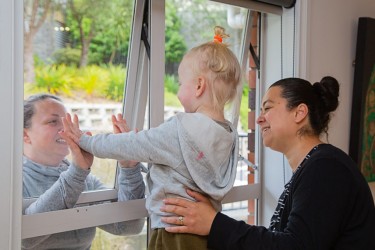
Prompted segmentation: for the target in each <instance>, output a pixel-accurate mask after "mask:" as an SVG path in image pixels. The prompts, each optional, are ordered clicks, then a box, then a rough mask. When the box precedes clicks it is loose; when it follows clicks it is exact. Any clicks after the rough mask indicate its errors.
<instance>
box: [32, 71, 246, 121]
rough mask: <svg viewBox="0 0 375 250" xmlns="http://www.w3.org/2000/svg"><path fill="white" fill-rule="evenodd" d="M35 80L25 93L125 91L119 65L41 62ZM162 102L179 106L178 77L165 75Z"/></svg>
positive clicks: (108, 95) (117, 95) (111, 94)
mask: <svg viewBox="0 0 375 250" xmlns="http://www.w3.org/2000/svg"><path fill="white" fill-rule="evenodd" d="M35 74H36V83H35V84H25V94H26V95H29V94H33V93H40V92H48V93H51V94H56V95H60V96H63V97H70V98H74V97H75V96H77V93H79V94H80V95H83V96H85V98H86V99H88V100H90V99H91V98H103V99H107V100H109V101H115V102H121V101H122V99H123V94H124V86H125V77H126V68H124V67H123V66H121V65H107V66H102V67H99V66H97V65H89V66H87V67H85V68H77V67H74V66H66V65H50V66H46V65H43V64H40V65H38V66H36V68H35ZM164 86H165V88H164V97H165V98H164V99H165V102H164V104H165V105H166V106H170V107H180V108H181V104H180V102H179V100H178V98H177V91H178V79H177V77H176V76H174V75H166V76H165V81H164ZM248 91H249V89H248V87H244V91H243V95H242V101H241V109H240V117H241V123H242V126H243V127H244V128H247V112H248V108H247V106H248Z"/></svg>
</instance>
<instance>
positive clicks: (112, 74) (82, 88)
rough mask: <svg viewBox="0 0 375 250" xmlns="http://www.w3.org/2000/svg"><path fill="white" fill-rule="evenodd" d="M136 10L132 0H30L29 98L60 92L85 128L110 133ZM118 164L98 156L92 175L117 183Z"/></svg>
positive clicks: (26, 77) (26, 73) (27, 7)
mask: <svg viewBox="0 0 375 250" xmlns="http://www.w3.org/2000/svg"><path fill="white" fill-rule="evenodd" d="M132 10H133V1H132V0H113V1H98V0H73V1H49V0H25V1H24V84H25V88H24V89H25V91H24V97H25V99H26V98H28V97H29V96H31V95H34V94H40V93H48V94H53V95H56V96H58V97H59V98H61V99H62V101H63V103H64V106H65V108H66V110H67V112H69V113H75V114H77V115H78V117H79V119H80V123H81V127H82V129H83V130H89V131H91V132H93V133H94V134H95V133H99V132H100V133H101V132H111V130H112V126H111V122H110V117H111V115H112V114H117V113H120V112H121V110H122V101H123V95H124V83H125V77H126V76H125V74H126V59H127V53H128V44H129V37H130V31H131V29H130V25H131V20H132ZM55 136H57V133H56V135H55ZM51 147H53V145H51ZM51 147H50V148H51ZM50 148H49V149H50ZM49 153H52V152H49V151H48V150H46V151H45V155H46V157H47V156H49V155H50V154H49ZM25 155H26V153H25ZM30 157H31V158H32V156H30ZM67 159H70V156H69V155H68V156H67ZM31 160H33V159H31ZM34 161H36V160H34ZM36 162H37V161H36ZM37 163H38V162H37ZM115 166H116V161H114V160H103V159H95V161H94V164H93V166H92V168H91V169H92V174H94V175H95V176H97V177H98V178H99V179H100V181H101V182H102V183H103V184H105V185H106V186H107V187H109V188H113V187H114V184H115V172H116V167H115ZM30 196H38V194H30Z"/></svg>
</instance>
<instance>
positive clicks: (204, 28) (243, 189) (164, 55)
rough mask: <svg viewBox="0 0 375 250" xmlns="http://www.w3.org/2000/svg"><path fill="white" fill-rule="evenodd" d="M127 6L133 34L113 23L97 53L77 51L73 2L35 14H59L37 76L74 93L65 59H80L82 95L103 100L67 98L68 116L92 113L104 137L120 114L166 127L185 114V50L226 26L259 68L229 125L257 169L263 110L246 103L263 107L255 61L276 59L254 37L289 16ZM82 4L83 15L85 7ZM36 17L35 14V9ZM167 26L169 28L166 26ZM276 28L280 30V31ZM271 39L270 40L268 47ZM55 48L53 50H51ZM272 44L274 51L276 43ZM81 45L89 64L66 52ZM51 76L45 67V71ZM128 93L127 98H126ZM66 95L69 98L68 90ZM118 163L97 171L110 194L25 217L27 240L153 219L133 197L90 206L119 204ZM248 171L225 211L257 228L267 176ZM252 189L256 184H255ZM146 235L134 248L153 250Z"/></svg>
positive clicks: (91, 123) (94, 43) (202, 4)
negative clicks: (235, 127)
mask: <svg viewBox="0 0 375 250" xmlns="http://www.w3.org/2000/svg"><path fill="white" fill-rule="evenodd" d="M34 1H36V0H34ZM121 1H126V6H129V8H130V9H131V10H132V12H130V13H131V14H130V15H126V16H127V18H128V19H127V21H125V22H120V24H118V25H119V27H120V28H119V30H118V32H117V33H121V32H122V31H124V30H126V29H128V30H129V34H128V36H125V35H124V34H117V33H116V31H113V30H111V29H110V28H108V27H113V25H114V24H113V23H109V24H108V23H107V24H108V25H109V26H106V27H107V29H106V28H105V27H102V29H101V31H102V32H103V34H99V35H98V37H97V38H92V40H91V41H90V46H87V44H86V45H85V44H84V43H82V44H81V45H80V44H79V43H80V42H82V41H80V40H79V39H78V37H79V35H78V34H76V33H77V32H78V30H79V25H80V24H79V22H73V19H74V18H73V14H74V13H73V12H72V11H73V9H70V10H68V9H69V8H72V6H70V7H69V4H70V2H71V1H67V2H65V1H61V3H60V2H59V3H60V4H59V5H56V6H54V8H52V5H51V6H48V7H47V6H43V5H42V2H40V5H39V6H38V8H36V9H37V11H36V13H39V14H40V17H43V13H44V12H43V10H45V9H49V8H51V11H52V10H53V13H54V14H53V15H52V14H50V15H47V16H46V19H45V21H44V25H47V26H48V25H49V26H48V27H45V29H47V30H48V29H49V32H47V33H44V34H45V35H42V37H41V38H40V40H41V43H42V44H43V43H45V45H42V46H41V47H42V49H41V52H40V55H39V54H37V53H34V54H36V55H37V56H35V57H34V62H35V64H34V70H33V71H31V72H34V74H35V79H36V78H37V77H39V76H38V74H41V75H43V74H42V73H45V74H47V75H48V76H50V75H52V76H51V77H54V79H55V80H56V81H52V82H54V83H55V82H56V83H57V85H58V88H59V90H56V91H65V90H64V88H61V87H62V86H63V87H64V86H68V85H69V84H70V81H69V80H66V79H65V77H66V76H67V75H68V74H69V71H70V70H71V68H70V67H73V66H69V64H70V63H66V61H65V60H67V62H72V61H73V62H75V63H76V64H78V65H81V63H82V64H84V63H87V64H86V65H88V66H84V67H81V68H79V69H82V72H81V71H79V72H78V71H77V72H76V73H74V74H73V76H74V77H76V76H77V77H78V76H79V77H82V79H81V78H79V80H80V81H78V82H79V83H81V84H82V85H85V84H87V85H86V87H87V89H86V90H88V91H89V92H84V94H83V95H85V96H88V95H91V96H92V98H93V99H92V100H95V103H94V104H92V103H91V104H88V105H83V106H84V107H82V106H76V105H75V104H69V103H68V102H66V101H65V104H66V106H67V108H68V110H70V111H72V112H76V113H78V114H79V117H83V116H84V114H87V113H88V114H90V119H89V120H86V119H85V120H83V119H82V126H84V127H85V128H86V129H88V130H92V129H93V128H94V127H95V128H98V132H99V131H100V132H102V131H109V130H110V128H108V127H105V124H106V125H108V123H107V121H108V116H109V115H110V114H112V113H113V112H118V111H120V112H123V113H124V115H125V117H126V119H127V120H128V121H131V124H130V126H131V127H132V128H138V129H147V128H149V127H154V126H157V125H159V124H160V123H162V122H163V121H164V119H166V118H167V117H168V116H169V115H173V114H174V113H175V112H176V111H179V110H181V107H180V106H179V104H178V101H176V97H175V92H174V91H175V84H176V83H175V81H176V69H177V66H178V62H179V60H180V59H181V55H182V54H183V51H184V50H185V49H189V48H191V47H193V46H195V45H197V44H199V43H202V42H205V41H208V40H211V39H212V32H211V30H212V27H214V26H215V25H222V26H224V27H225V28H226V30H227V32H228V33H229V34H230V35H231V36H232V38H231V39H233V40H229V43H230V45H231V48H232V50H233V51H234V52H235V53H236V55H238V58H239V61H240V63H241V64H242V65H243V66H244V68H246V69H248V68H249V67H251V68H252V71H251V72H250V73H249V75H250V76H248V75H247V73H248V72H245V75H246V77H245V80H244V93H245V94H242V93H240V97H241V98H240V99H242V102H241V103H237V105H233V106H232V109H230V110H228V113H227V115H228V119H230V120H232V121H234V122H236V123H237V122H238V123H239V128H240V129H241V130H242V132H241V134H242V136H241V138H242V139H241V140H243V141H241V142H242V143H243V146H244V149H243V150H244V151H243V153H242V154H243V156H244V158H245V159H247V158H248V154H250V155H251V157H252V158H251V157H250V159H251V160H252V161H255V162H256V163H257V165H259V162H257V159H256V158H257V156H256V155H255V153H258V154H259V151H257V150H258V149H259V148H260V146H259V139H257V134H256V133H253V132H254V131H255V127H254V126H252V125H251V124H252V123H253V122H254V121H252V123H251V124H250V122H248V121H249V120H251V119H250V118H248V117H249V114H248V112H249V111H250V112H253V114H250V117H252V116H254V117H255V115H256V106H254V109H251V110H248V103H251V102H253V101H254V102H255V103H256V100H258V101H259V93H260V91H262V90H263V89H264V87H262V88H256V86H258V87H259V84H260V82H268V79H266V77H265V76H264V75H262V74H261V73H260V72H259V68H256V66H257V67H259V65H256V63H255V61H257V60H258V61H257V62H259V59H260V60H264V61H263V63H264V62H266V61H267V62H268V60H269V59H268V57H266V56H265V55H262V54H261V49H260V48H259V47H260V46H259V45H260V44H261V43H260V41H259V40H257V39H255V40H254V36H256V37H257V38H258V39H260V38H261V37H262V35H263V34H261V33H260V32H261V31H262V30H263V29H261V27H260V26H261V24H264V23H266V24H270V23H269V21H272V20H274V21H275V22H274V25H272V26H268V27H271V28H272V27H275V26H277V25H280V23H281V19H280V16H278V15H279V14H281V10H280V8H275V7H269V8H270V9H269V11H270V12H274V13H275V14H270V15H268V16H267V14H261V13H258V12H255V11H250V10H249V8H250V6H252V5H253V4H254V3H251V2H252V1H249V3H248V4H247V3H246V4H245V3H242V2H241V1H238V3H237V1H236V3H234V2H232V1H208V0H207V1H199V4H191V3H192V1H187V0H186V1H185V0H180V1H177V0H166V1H165V3H164V1H145V0H143V1H134V3H133V1H130V0H121ZM121 1H120V0H118V1H117V0H116V1H115V0H113V1H107V2H106V3H104V2H103V3H102V1H99V2H100V4H98V6H95V7H99V8H101V10H103V9H106V8H109V7H103V6H101V4H108V5H110V6H112V7H113V6H115V7H113V8H119V7H118V6H117V7H116V4H118V3H120V2H121ZM31 2H32V1H29V0H25V3H24V4H25V7H26V8H25V10H26V11H28V10H30V8H31V10H32V7H27V6H31V5H29V4H30V3H31ZM43 3H44V2H43ZM81 3H82V2H81ZM83 3H90V4H91V6H93V5H95V4H96V3H98V2H95V3H94V4H93V3H92V1H89V0H87V1H86V2H85V1H83ZM121 3H122V5H121V4H120V5H121V6H122V7H123V6H124V5H125V2H121ZM73 4H74V1H73ZM133 4H134V6H133ZM233 4H238V5H239V7H238V6H233ZM80 7H82V8H83V7H84V6H80ZM112 7H111V8H112ZM77 8H78V6H77ZM129 8H127V9H126V11H128V10H129ZM145 8H146V9H147V10H148V12H145V11H144V10H145ZM83 9H84V8H83ZM257 10H258V9H257ZM126 11H125V12H126ZM192 11H194V16H192V13H191V12H192ZM119 12H120V11H119ZM30 13H32V11H31V12H30ZM51 13H52V12H51ZM80 13H81V12H80ZM111 13H115V12H111ZM116 13H117V12H116ZM150 13H152V14H153V15H150ZM81 14H82V13H81ZM90 15H91V18H92V19H93V17H95V18H98V21H103V20H105V21H103V22H102V23H100V25H104V24H105V23H106V22H107V21H108V22H109V20H106V18H104V19H101V18H99V14H98V13H95V11H93V13H91V14H90ZM107 17H108V15H107ZM95 18H94V19H95ZM108 19H109V18H108ZM120 19H121V18H120ZM31 20H32V18H29V17H27V16H25V23H31ZM68 20H71V21H72V26H71V25H70V21H69V22H68ZM85 20H86V21H85V22H83V23H82V29H83V31H84V32H88V33H87V34H90V32H89V30H87V25H88V24H89V23H90V22H89V21H88V20H87V19H85ZM164 20H165V27H164V22H163V21H164ZM228 20H229V21H230V22H231V24H229V23H228ZM130 23H131V24H132V25H131V26H126V25H128V24H130ZM177 24H180V27H176V26H178V25H177ZM74 25H75V26H74ZM98 25H99V24H98ZM254 25H255V26H256V28H255V29H253V26H254ZM25 27H27V25H25ZM43 27H44V26H43V25H41V26H40V29H39V31H38V32H37V33H36V35H35V37H34V39H36V40H37V34H38V33H39V32H42V30H43V29H44V28H43ZM279 27H280V26H279ZM164 28H166V29H164ZM275 30H276V31H279V30H277V29H275ZM120 31H121V32H120ZM106 32H108V33H106ZM111 32H112V33H111ZM78 33H79V32H78ZM267 34H268V33H267ZM279 34H280V32H279V33H278V35H279ZM117 35H124V37H121V38H119V39H120V40H116V39H114V38H115V37H116V36H117ZM172 37H174V38H176V37H178V38H179V39H177V42H176V41H175V43H174V44H173V45H176V44H177V45H178V46H179V47H178V48H179V50H178V51H179V52H181V54H180V57H179V56H178V55H176V54H170V48H169V47H168V46H171V44H170V43H169V42H170V41H171V40H172ZM107 38H111V39H114V40H113V42H114V43H113V44H112V45H113V46H114V48H112V49H113V50H111V49H106V48H107V47H105V46H104V45H103V41H105V40H106V39H107ZM47 39H50V40H48V41H49V42H46V41H47ZM25 40H26V37H25ZM267 41H269V42H270V40H267ZM117 42H118V43H119V44H118V43H117ZM250 42H252V46H253V48H254V49H255V55H256V56H257V58H256V57H254V55H253V56H252V57H251V59H250V61H249V53H250V52H249V44H250ZM67 43H69V44H70V45H69V46H67ZM46 44H47V45H48V46H47V45H46ZM164 44H165V46H164ZM24 45H25V47H26V46H28V45H30V44H29V43H27V42H26V41H25V44H24ZM33 45H34V44H33ZM100 45H102V46H103V47H100ZM59 46H60V47H59ZM85 46H86V47H85ZM106 46H107V45H106ZM108 46H109V45H108ZM116 46H118V47H116ZM47 47H51V48H50V49H46V48H47ZM270 47H272V46H271V45H270ZM276 47H277V46H276ZM43 48H44V49H43ZM57 48H59V49H57ZM76 48H82V49H83V50H82V51H84V48H86V49H88V51H89V53H88V57H87V58H86V59H85V58H81V57H79V59H77V53H76V54H74V53H73V54H69V53H68V52H74V51H73V50H74V49H76ZM119 48H121V49H119ZM128 48H129V50H128ZM174 48H175V47H174ZM272 48H274V47H272ZM60 49H61V50H62V51H63V53H60V54H59V53H57V51H58V50H60ZM276 51H277V53H280V48H276ZM54 52H55V55H56V54H57V58H59V59H55V57H54V56H52V55H53V54H54ZM109 52H111V53H109ZM26 53H27V50H26ZM48 53H49V54H48ZM44 54H47V56H46V57H45V59H44V58H42V56H41V55H44ZM80 55H82V54H80ZM90 55H91V56H92V57H91V60H94V61H95V60H97V61H96V64H98V65H101V66H100V67H99V66H98V65H96V64H95V65H94V66H90ZM284 55H286V54H284ZM288 55H290V54H288ZM74 56H76V57H74ZM39 57H40V58H39ZM277 58H279V57H277ZM104 59H105V60H106V65H105V66H103V64H100V63H97V62H98V61H100V60H104ZM27 60H32V59H30V56H29V57H27V56H26V55H25V70H26V72H28V70H29V69H28V66H27V65H26V64H27ZM51 60H60V62H61V63H60V64H59V66H58V67H56V66H53V65H54V64H56V61H51ZM126 61H127V62H129V63H128V64H127V65H125V64H124V67H121V66H116V65H121V64H122V63H124V62H126ZM280 61H281V60H280ZM63 62H64V63H63ZM110 62H112V63H110ZM117 62H118V64H117ZM164 62H165V63H164ZM46 65H47V66H46ZM164 65H165V67H164ZM262 65H263V66H264V64H262V63H261V66H262ZM42 66H43V67H42ZM44 66H46V68H44ZM37 67H41V68H42V69H41V71H42V72H38V71H37V70H38V68H37ZM91 67H92V68H91ZM35 69H36V70H35ZM43 70H45V71H46V72H45V71H43ZM107 71H109V72H111V73H113V74H114V75H113V77H114V78H117V77H118V78H120V81H118V82H119V83H118V84H113V85H109V86H111V87H108V88H107V90H108V91H107V92H106V94H107V95H114V97H113V96H112V98H115V100H116V102H115V103H109V104H108V105H107V104H104V103H100V101H98V100H97V99H95V98H94V93H96V92H97V91H102V90H103V89H106V88H105V87H103V86H102V85H101V84H102V83H103V82H105V81H106V77H108V75H107V73H105V72H107ZM98 72H101V73H102V74H103V75H104V77H103V78H100V77H102V76H103V75H97V74H98ZM164 73H165V74H164ZM25 74H26V73H25ZM92 74H93V75H92ZM252 74H254V76H255V77H252V76H251V75H252ZM31 75H32V74H31ZM125 75H126V78H125ZM262 76H263V78H262ZM28 77H29V76H27V77H26V76H25V79H26V85H25V91H30V93H31V91H37V90H35V89H34V90H31V89H33V88H31V87H30V89H29V86H30V85H29V84H30V82H31V81H30V80H28V79H32V78H28ZM83 77H87V78H83ZM121 77H124V78H121ZM278 77H279V76H278ZM99 78H100V79H99ZM246 78H249V81H250V79H251V80H252V82H251V81H250V84H249V82H248V81H246ZM260 78H262V79H260ZM117 80H118V79H117ZM42 83H44V84H45V85H47V89H48V90H50V91H54V89H55V88H56V86H50V85H49V84H50V83H51V81H47V80H44V81H42ZM124 83H125V84H124ZM90 84H91V85H90ZM74 87H77V85H74ZM124 88H125V98H124V99H123V95H124V93H123V90H124ZM66 91H67V92H69V91H68V90H66ZM249 91H250V92H251V91H254V92H253V93H255V94H254V95H250V96H251V98H253V99H252V100H249V99H247V98H248V97H249V96H248V92H249ZM77 93H79V92H77ZM72 97H75V98H77V97H79V95H78V94H74V95H73V96H72ZM72 97H71V98H72ZM254 99H256V100H254ZM122 103H124V107H122ZM112 104H113V105H112ZM243 104H245V105H244V107H245V108H244V109H242V110H244V112H240V110H241V109H240V108H239V105H243ZM254 110H255V111H254ZM81 114H82V115H81ZM238 118H239V119H238ZM251 134H252V135H251ZM250 139H251V140H253V142H254V144H253V147H251V148H247V145H248V142H246V140H250ZM248 150H250V151H248ZM254 159H255V160H254ZM98 164H99V165H100V167H95V166H94V167H93V169H103V167H102V165H103V163H102V162H98ZM106 164H107V163H106ZM115 164H116V163H115V162H110V163H108V167H107V168H106V170H104V171H101V172H102V173H99V172H97V173H95V174H96V175H101V174H103V175H102V176H103V177H102V178H103V180H104V178H107V177H109V179H108V181H105V182H106V184H107V185H108V186H109V187H110V190H105V191H98V192H94V193H89V194H85V195H82V196H81V198H80V201H79V202H80V203H82V204H81V205H80V206H79V207H77V208H74V209H66V210H62V211H53V212H48V213H43V214H39V215H38V216H34V215H27V216H23V228H22V237H23V238H28V237H34V236H39V235H44V234H49V233H51V232H53V233H55V232H56V233H57V232H64V231H69V230H74V229H78V228H86V227H92V226H96V225H102V224H106V223H112V222H117V221H125V220H131V219H135V218H143V217H145V216H147V213H146V211H145V209H144V200H134V201H129V202H125V203H117V202H106V203H104V204H94V205H90V204H92V203H96V202H103V201H108V200H113V199H115V197H116V190H115V189H112V187H113V186H115V167H114V166H115ZM247 164H248V163H247V161H243V162H240V163H239V167H238V180H237V187H235V188H234V189H233V190H232V192H231V193H230V194H229V195H228V196H227V197H226V199H225V202H226V204H225V205H224V210H225V212H226V213H228V214H229V215H230V216H232V217H235V218H237V219H243V220H246V221H248V222H251V223H257V220H256V218H254V217H251V216H254V214H253V213H256V210H255V209H252V210H249V209H250V208H251V207H256V206H257V203H256V202H255V203H254V202H253V200H254V201H257V200H258V198H259V197H260V176H259V174H258V173H259V172H258V170H254V169H253V168H252V167H248V165H247ZM250 165H252V164H250ZM255 168H256V167H255ZM258 169H259V168H258ZM250 172H251V173H250ZM249 174H250V177H249ZM252 182H255V183H254V184H252ZM249 202H250V203H249ZM25 204H27V203H25ZM124 211H126V212H124ZM108 215H111V216H108ZM41 218H43V219H41ZM64 218H72V219H71V220H70V221H66V220H64ZM41 221H43V225H41V224H40V222H41ZM37 225H38V226H37ZM145 233H146V232H145V231H144V233H143V234H141V235H140V236H139V238H137V239H136V241H137V243H135V245H133V246H138V247H139V246H141V247H140V248H142V249H143V248H144V247H145V245H146V244H144V242H145V241H146V237H145ZM104 234H105V233H104V232H102V231H99V232H97V236H100V235H104ZM112 237H113V236H112V235H106V236H105V237H104V238H105V239H107V240H108V239H110V241H112V243H114V242H117V239H119V238H116V240H114V239H112ZM120 238H121V237H120ZM133 239H134V238H129V242H131V241H132V240H133ZM120 240H121V239H120ZM104 241H106V240H104ZM95 244H96V243H95V242H94V243H93V246H95ZM121 244H125V243H121ZM112 247H113V246H112ZM113 249H115V248H113ZM136 249H138V248H136Z"/></svg>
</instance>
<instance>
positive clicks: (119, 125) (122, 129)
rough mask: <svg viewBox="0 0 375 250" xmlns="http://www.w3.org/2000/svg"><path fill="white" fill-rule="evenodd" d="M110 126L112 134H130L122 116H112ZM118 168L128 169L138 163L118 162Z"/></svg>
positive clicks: (135, 130)
mask: <svg viewBox="0 0 375 250" xmlns="http://www.w3.org/2000/svg"><path fill="white" fill-rule="evenodd" d="M112 126H113V133H114V134H120V133H127V132H130V129H129V127H128V124H127V123H126V120H125V119H124V118H123V117H122V114H117V117H116V116H115V115H112ZM134 132H135V133H137V132H138V131H137V129H134ZM119 163H120V167H122V168H129V167H135V166H136V165H137V164H138V162H137V161H119Z"/></svg>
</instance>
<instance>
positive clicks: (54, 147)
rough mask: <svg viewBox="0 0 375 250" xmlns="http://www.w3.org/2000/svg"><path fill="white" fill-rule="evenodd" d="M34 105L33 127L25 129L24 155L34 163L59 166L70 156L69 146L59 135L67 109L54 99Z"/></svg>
mask: <svg viewBox="0 0 375 250" xmlns="http://www.w3.org/2000/svg"><path fill="white" fill-rule="evenodd" d="M34 105H35V106H34V110H35V113H34V115H33V117H32V118H31V127H30V128H27V129H24V154H25V156H27V157H28V158H30V159H31V160H32V161H34V162H37V163H40V164H44V165H48V166H58V165H59V164H60V162H61V161H62V160H63V159H64V158H65V156H67V155H68V154H69V149H68V145H67V144H66V142H65V141H64V140H63V139H61V137H60V135H59V134H58V132H59V131H60V130H62V129H63V125H62V121H61V117H63V116H64V115H65V113H66V110H65V107H64V105H63V104H62V103H61V102H59V101H57V100H54V99H45V100H42V101H39V102H37V103H35V104H34Z"/></svg>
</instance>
